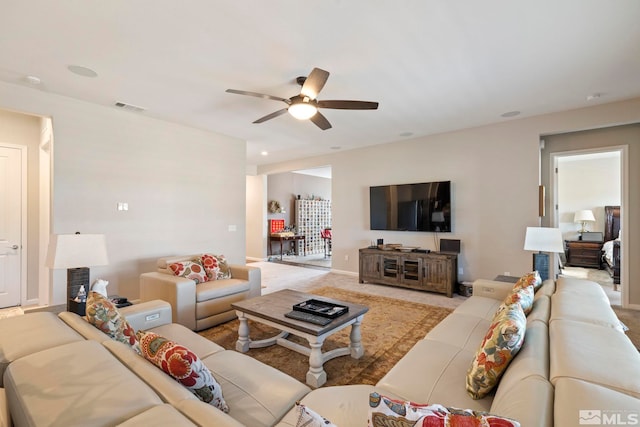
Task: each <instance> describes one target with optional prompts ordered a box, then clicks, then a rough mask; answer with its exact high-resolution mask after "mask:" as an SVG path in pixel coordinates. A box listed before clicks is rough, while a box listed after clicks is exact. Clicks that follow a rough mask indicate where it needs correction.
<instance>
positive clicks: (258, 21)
mask: <svg viewBox="0 0 640 427" xmlns="http://www.w3.org/2000/svg"><path fill="white" fill-rule="evenodd" d="M639 22H640V1H638V0H538V1H533V0H530V1H524V0H523V1H507V0H483V1H478V0H457V1H446V0H438V1H436V0H402V1H397V2H391V1H384V0H325V1H318V2H307V1H300V0H271V1H268V2H266V1H256V0H247V1H221V0H191V1H187V2H178V1H172V0H153V1H152V0H134V1H131V0H127V1H124V0H109V1H104V0H100V1H98V0H82V1H78V0H56V1H51V0H19V1H18V0H3V1H2V7H1V8H0V80H3V81H6V82H10V83H14V84H19V85H25V86H31V87H33V88H34V90H42V91H47V92H51V93H57V94H62V95H66V96H69V97H74V98H78V99H82V100H85V101H89V102H93V103H97V104H102V105H113V104H114V103H115V102H118V101H120V102H125V103H129V104H133V105H136V106H140V107H144V108H146V110H145V111H144V112H138V113H134V112H131V113H128V114H142V115H146V116H151V117H157V118H162V119H166V120H171V121H174V122H178V123H183V124H187V125H191V126H195V127H198V128H203V129H209V130H212V131H215V132H219V133H222V134H225V135H230V136H233V137H237V138H240V139H242V140H245V141H247V163H248V164H250V165H260V164H267V163H273V162H277V161H283V160H289V159H293V158H299V157H307V156H311V155H317V154H325V153H331V152H334V150H347V149H353V148H357V147H362V146H367V145H373V144H381V143H387V142H392V141H398V140H402V139H405V138H407V137H417V136H421V135H427V134H433V133H439V132H445V131H450V130H454V129H461V128H468V127H472V126H477V125H482V124H488V123H493V122H498V121H503V120H513V118H503V117H501V114H502V113H505V112H509V111H514V110H517V111H521V112H522V113H521V115H519V116H517V117H518V118H521V117H528V116H533V115H539V114H544V113H549V112H555V111H561V110H567V109H573V108H579V107H584V106H588V105H594V104H599V103H606V102H612V101H616V100H621V99H627V98H633V97H637V96H640V24H639ZM69 65H79V66H84V67H88V68H90V69H92V70H95V71H96V72H97V74H98V76H97V77H95V78H89V77H82V76H78V75H76V74H73V73H71V72H70V71H69V70H68V69H67V67H68V66H69ZM313 67H319V68H323V69H325V70H328V71H329V72H331V76H330V77H329V80H328V82H327V84H326V86H325V87H324V89H323V91H322V92H321V93H320V96H319V97H318V99H321V100H322V99H355V100H365V101H378V102H379V103H380V108H379V109H378V110H375V111H343V110H323V114H324V115H325V116H326V117H327V118H328V119H329V121H330V122H331V123H332V125H333V128H332V129H329V130H326V131H321V130H320V129H318V128H317V127H316V126H314V125H313V124H312V123H310V122H298V121H297V120H295V119H294V118H292V117H291V116H289V115H283V116H280V117H278V118H275V119H273V120H270V121H267V122H265V123H262V124H252V123H251V122H253V121H254V120H256V119H258V118H259V117H262V116H264V115H266V114H269V113H271V112H273V111H276V110H279V109H281V108H283V107H284V106H285V105H284V104H283V103H281V102H278V101H273V100H266V99H260V98H253V97H248V96H240V95H234V94H229V93H225V89H228V88H233V89H241V90H248V91H254V92H262V93H267V94H270V95H275V96H279V97H284V98H288V97H291V96H293V95H296V94H297V93H298V92H299V86H298V85H297V84H296V83H295V78H296V77H297V76H302V75H307V74H308V73H309V72H310V71H311V69H312V68H313ZM26 76H36V77H38V78H39V79H40V80H41V83H40V84H39V85H33V84H32V83H29V82H28V81H27V80H26ZM595 93H598V94H601V96H600V97H599V98H595V99H592V100H587V97H588V96H589V95H592V94H595ZM113 108H116V107H113ZM262 151H268V152H269V155H268V156H261V155H260V152H262Z"/></svg>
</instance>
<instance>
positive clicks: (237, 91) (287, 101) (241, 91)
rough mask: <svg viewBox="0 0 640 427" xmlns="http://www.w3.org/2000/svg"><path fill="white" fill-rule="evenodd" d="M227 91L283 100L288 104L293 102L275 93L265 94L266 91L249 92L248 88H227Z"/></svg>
mask: <svg viewBox="0 0 640 427" xmlns="http://www.w3.org/2000/svg"><path fill="white" fill-rule="evenodd" d="M225 92H228V93H235V94H238V95H249V96H255V97H256V98H264V99H273V100H274V101H282V102H286V103H287V104H290V103H291V102H290V101H289V100H288V99H287V98H280V97H279V96H273V95H265V94H264V93H257V92H248V91H246V90H238V89H227V90H226V91H225Z"/></svg>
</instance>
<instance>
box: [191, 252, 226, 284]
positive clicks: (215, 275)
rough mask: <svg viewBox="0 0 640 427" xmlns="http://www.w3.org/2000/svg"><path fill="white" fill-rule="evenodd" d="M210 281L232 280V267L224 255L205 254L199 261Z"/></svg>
mask: <svg viewBox="0 0 640 427" xmlns="http://www.w3.org/2000/svg"><path fill="white" fill-rule="evenodd" d="M198 261H199V262H201V263H202V265H203V266H204V270H205V272H206V273H207V277H208V278H209V280H219V279H231V267H229V263H228V262H227V259H226V258H225V256H224V255H214V254H203V255H202V257H200V259H199V260H198Z"/></svg>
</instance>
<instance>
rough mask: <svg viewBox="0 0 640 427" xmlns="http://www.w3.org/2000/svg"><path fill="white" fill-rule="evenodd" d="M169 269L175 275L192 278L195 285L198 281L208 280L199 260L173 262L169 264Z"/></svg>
mask: <svg viewBox="0 0 640 427" xmlns="http://www.w3.org/2000/svg"><path fill="white" fill-rule="evenodd" d="M169 269H170V270H171V271H173V274H175V275H176V276H180V277H184V278H187V279H191V280H193V281H194V282H196V285H197V284H198V283H204V282H207V281H209V278H208V277H207V273H206V272H205V270H204V267H203V266H202V264H200V263H199V262H195V261H183V262H174V263H173V264H169Z"/></svg>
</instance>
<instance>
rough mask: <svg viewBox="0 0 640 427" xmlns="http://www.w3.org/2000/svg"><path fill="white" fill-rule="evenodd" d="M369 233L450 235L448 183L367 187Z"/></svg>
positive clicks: (449, 191) (449, 183) (449, 186)
mask: <svg viewBox="0 0 640 427" xmlns="http://www.w3.org/2000/svg"><path fill="white" fill-rule="evenodd" d="M369 212H370V224H371V230H393V231H430V232H443V233H446V232H451V181H439V182H423V183H418V184H396V185H381V186H375V187H369Z"/></svg>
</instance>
